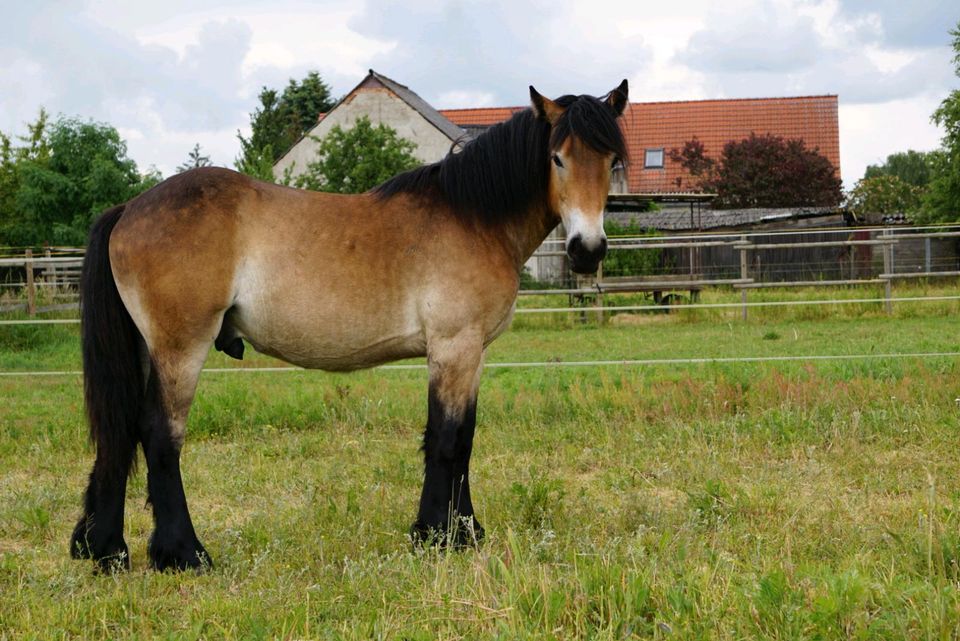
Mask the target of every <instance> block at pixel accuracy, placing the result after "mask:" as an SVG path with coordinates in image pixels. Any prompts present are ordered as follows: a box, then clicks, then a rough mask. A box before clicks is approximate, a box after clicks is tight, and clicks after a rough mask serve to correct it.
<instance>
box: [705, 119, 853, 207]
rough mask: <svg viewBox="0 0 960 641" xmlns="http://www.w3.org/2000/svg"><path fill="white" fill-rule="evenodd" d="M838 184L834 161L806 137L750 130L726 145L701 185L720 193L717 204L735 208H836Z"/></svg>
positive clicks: (838, 197)
mask: <svg viewBox="0 0 960 641" xmlns="http://www.w3.org/2000/svg"><path fill="white" fill-rule="evenodd" d="M840 184H841V183H840V179H839V178H838V177H837V170H836V168H835V167H834V166H833V163H831V162H830V160H829V159H827V158H826V157H825V156H823V155H822V154H821V153H820V152H819V151H817V150H815V149H807V147H806V145H805V144H804V142H803V141H802V140H800V139H790V140H786V139H784V138H781V137H780V136H774V135H771V134H766V135H762V136H758V135H756V134H755V133H751V134H750V136H749V137H748V138H745V139H743V140H741V141H731V142H728V143H727V144H726V145H724V147H723V152H722V153H721V156H720V160H719V162H718V164H717V168H716V172H715V173H714V174H713V175H712V176H711V177H709V178H708V179H707V180H704V181H703V182H702V185H701V186H702V187H703V188H704V189H706V190H708V191H716V192H717V199H716V201H714V206H715V207H718V208H721V209H734V208H738V207H797V206H834V205H837V204H839V203H840V200H841V198H842V194H841V191H840Z"/></svg>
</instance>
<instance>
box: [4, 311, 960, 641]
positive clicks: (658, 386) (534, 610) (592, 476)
mask: <svg viewBox="0 0 960 641" xmlns="http://www.w3.org/2000/svg"><path fill="white" fill-rule="evenodd" d="M898 314H899V312H898ZM571 324H573V323H571ZM562 325H563V324H562V323H557V324H555V325H553V326H548V327H544V328H529V329H524V328H523V326H522V324H521V326H520V327H519V328H517V329H514V330H512V331H510V332H508V333H507V334H506V335H504V336H503V337H501V339H499V340H498V341H497V342H496V343H495V344H494V346H493V347H492V348H491V350H490V355H489V359H488V360H489V361H491V362H496V361H540V360H548V359H554V360H568V361H569V360H580V359H593V358H604V359H605V358H618V359H619V358H662V357H685V356H696V357H703V356H767V355H790V354H794V355H796V354H849V353H904V352H921V351H923V352H926V351H960V332H958V331H957V327H956V323H955V321H954V320H953V317H952V316H951V315H950V313H948V312H947V311H942V312H941V311H937V310H934V311H932V312H931V313H928V314H922V315H921V314H900V315H898V316H897V317H894V318H886V317H883V316H882V315H878V314H875V313H863V314H852V313H850V312H849V311H845V312H836V313H835V315H834V316H832V317H826V318H803V317H799V316H796V315H794V316H790V315H787V317H786V318H782V317H774V318H769V319H765V320H762V319H757V318H753V319H752V320H751V321H749V322H747V323H741V322H734V321H732V320H728V319H717V318H713V317H711V316H709V315H705V317H704V318H700V319H696V318H690V317H684V316H682V315H671V316H669V317H665V316H659V315H658V316H654V317H643V319H642V320H640V321H635V322H634V323H619V322H615V323H610V324H608V325H605V326H603V327H598V326H595V325H587V326H582V327H575V328H564V327H563V326H562ZM11 330H13V331H11ZM274 363H275V362H274V361H271V360H270V359H266V358H264V357H259V356H257V357H253V358H250V359H249V360H245V361H244V363H243V364H244V365H251V364H256V365H269V364H274ZM227 364H228V361H227V360H226V359H224V358H223V357H222V355H214V356H213V357H212V358H211V360H210V365H211V366H222V365H227ZM78 366H79V350H78V347H77V341H76V328H75V327H69V326H68V327H63V326H57V327H43V328H39V329H38V330H37V332H36V333H34V330H33V329H32V328H22V327H21V328H10V327H0V370H4V371H7V370H11V369H60V368H63V369H76V368H78ZM425 385H426V374H425V372H422V371H390V372H385V371H371V372H360V373H355V374H351V375H330V374H323V373H318V372H294V373H282V374H275V373H274V374H270V373H265V374H256V373H253V374H208V375H205V376H204V378H203V380H202V382H201V386H200V391H199V395H198V398H197V402H196V404H195V406H194V410H193V413H192V414H191V418H190V427H189V430H188V439H187V445H186V447H185V450H184V457H183V458H184V460H183V470H184V480H185V484H186V487H187V493H188V498H189V500H190V507H191V512H192V514H193V516H194V520H195V523H196V525H197V529H198V533H199V535H200V537H201V539H202V540H203V542H204V544H205V545H206V547H207V549H208V550H209V551H210V552H211V554H212V555H213V557H214V560H215V562H216V563H217V566H216V569H215V570H213V571H212V572H210V573H208V574H205V575H199V576H197V575H193V574H181V575H173V574H166V575H158V574H155V573H153V572H150V571H149V570H147V569H146V565H147V562H146V554H145V548H146V540H147V537H148V536H149V533H150V530H151V528H152V524H151V520H150V513H149V509H148V508H145V507H144V498H145V488H144V480H143V470H142V469H141V470H140V471H139V472H138V473H137V474H136V475H135V477H134V479H133V481H132V484H131V488H130V491H129V499H128V504H127V511H128V518H127V542H128V544H129V545H130V548H131V553H132V556H133V559H132V561H133V570H132V571H131V572H130V573H127V574H123V575H119V576H108V577H103V576H100V577H98V576H94V575H93V573H92V567H91V566H90V565H89V564H87V563H81V562H75V561H71V560H70V559H69V558H68V555H67V539H68V536H69V533H70V530H71V527H72V525H73V521H74V519H75V518H76V517H77V516H78V513H79V507H80V495H81V493H82V491H83V485H84V480H85V475H86V473H87V472H88V468H89V466H90V463H91V460H92V455H91V453H90V451H89V448H88V446H87V444H86V440H85V438H86V437H85V431H86V428H85V426H84V423H83V419H82V403H81V389H80V381H79V378H78V377H71V376H67V377H54V378H30V379H27V378H0V399H2V403H3V407H2V409H0V639H20V638H25V639H58V638H131V639H132V638H171V639H172V638H186V639H194V638H196V639H200V638H203V639H218V638H227V639H251V638H253V639H257V638H263V639H270V638H284V639H299V638H331V639H341V638H342V639H367V638H386V639H437V638H444V639H458V638H468V639H476V638H502V639H570V638H596V639H622V638H644V639H645V638H654V639H704V638H706V639H744V638H746V639H850V638H853V639H901V638H905V639H953V638H957V637H958V635H960V632H958V630H960V464H958V460H957V452H958V451H960V409H958V405H957V400H956V399H958V397H960V359H956V358H937V359H927V360H917V359H878V360H870V361H837V362H819V363H803V362H791V363H774V364H744V363H727V364H706V365H671V366H658V367H632V368H620V367H615V368H561V369H517V370H514V369H510V370H504V369H491V370H489V371H487V372H486V374H485V375H484V380H483V384H482V388H481V397H480V409H479V428H478V433H477V439H476V446H475V450H474V452H475V454H474V459H473V465H472V470H473V474H474V480H473V484H474V487H475V490H474V493H475V497H474V499H475V503H476V504H477V509H478V516H479V518H480V520H481V522H482V523H483V525H484V526H485V527H486V528H487V534H488V539H487V541H486V542H485V543H484V544H483V545H482V547H481V548H480V549H479V550H471V551H466V552H462V553H451V554H444V553H438V552H435V551H430V550H428V551H413V550H412V549H411V547H410V545H409V542H408V540H407V538H406V534H405V533H406V530H407V528H408V526H409V524H410V522H411V520H412V518H413V516H414V512H415V509H416V501H417V497H418V493H419V486H420V481H421V474H422V472H421V463H420V455H419V452H418V450H417V448H418V445H419V437H420V433H421V431H422V424H423V421H424V417H425V412H426V394H425Z"/></svg>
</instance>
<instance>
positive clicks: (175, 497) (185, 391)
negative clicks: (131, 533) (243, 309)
mask: <svg viewBox="0 0 960 641" xmlns="http://www.w3.org/2000/svg"><path fill="white" fill-rule="evenodd" d="M211 342H212V341H202V340H200V341H197V342H196V343H194V344H193V345H192V346H190V347H189V348H184V347H182V346H178V347H176V348H170V347H152V348H151V350H150V356H151V365H152V367H151V372H150V378H149V379H148V381H147V392H146V403H145V411H144V414H143V420H142V422H141V443H142V444H143V453H144V457H145V458H146V461H147V495H148V500H149V502H150V504H151V505H152V506H153V518H154V523H155V529H154V532H153V534H152V535H151V537H150V544H149V547H148V550H147V552H148V555H149V557H150V564H151V565H152V566H153V567H154V568H155V569H157V570H161V571H162V570H166V569H168V568H170V569H175V570H185V569H187V568H202V567H204V566H210V565H212V563H211V560H210V556H209V555H208V554H207V551H206V550H205V549H204V547H203V545H201V544H200V541H199V540H198V539H197V534H196V532H195V531H194V528H193V521H192V520H191V518H190V512H189V510H188V509H187V498H186V495H185V494H184V490H183V479H182V477H181V476H180V450H181V448H182V446H183V437H184V431H185V427H186V421H187V414H188V413H189V411H190V405H191V403H192V402H193V396H194V393H195V391H196V387H197V381H198V379H199V377H200V370H201V368H202V367H203V361H204V359H205V357H206V355H207V352H208V351H209V349H210V343H211Z"/></svg>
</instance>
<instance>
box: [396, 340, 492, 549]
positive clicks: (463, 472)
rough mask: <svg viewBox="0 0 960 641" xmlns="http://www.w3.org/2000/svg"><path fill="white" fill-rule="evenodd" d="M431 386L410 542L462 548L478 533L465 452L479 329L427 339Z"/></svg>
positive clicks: (473, 419) (469, 443)
mask: <svg viewBox="0 0 960 641" xmlns="http://www.w3.org/2000/svg"><path fill="white" fill-rule="evenodd" d="M428 362H429V368H430V391H429V402H428V410H427V428H426V431H425V433H424V436H423V454H424V467H425V470H424V479H423V492H422V493H421V495H420V510H419V512H418V513H417V521H416V523H414V524H413V528H412V532H411V535H412V536H413V539H414V542H415V543H422V542H431V543H434V544H437V545H441V546H444V545H450V546H452V547H462V546H464V545H474V544H476V543H477V542H478V541H479V540H480V539H482V538H483V528H482V527H480V523H479V522H478V521H477V519H476V517H475V516H474V513H473V501H472V500H471V497H470V477H469V474H470V453H471V452H472V450H473V432H474V428H475V427H476V423H477V390H478V388H479V384H480V370H481V368H482V366H483V342H482V339H481V338H480V337H479V335H478V334H474V333H471V332H461V333H460V334H458V335H456V336H454V337H451V338H443V339H436V340H431V341H430V344H429V346H428Z"/></svg>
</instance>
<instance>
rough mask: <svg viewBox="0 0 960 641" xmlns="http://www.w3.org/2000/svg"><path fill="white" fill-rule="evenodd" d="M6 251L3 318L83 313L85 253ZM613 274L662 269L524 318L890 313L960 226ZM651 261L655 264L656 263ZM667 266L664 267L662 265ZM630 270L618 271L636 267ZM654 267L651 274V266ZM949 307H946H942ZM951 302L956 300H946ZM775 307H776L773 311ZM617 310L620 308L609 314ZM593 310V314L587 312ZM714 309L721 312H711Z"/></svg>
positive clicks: (958, 241)
mask: <svg viewBox="0 0 960 641" xmlns="http://www.w3.org/2000/svg"><path fill="white" fill-rule="evenodd" d="M563 243H564V241H563V240H562V239H548V240H547V241H545V242H544V243H543V245H542V246H541V247H540V249H539V250H538V251H537V252H536V253H535V254H534V257H533V259H532V261H533V262H536V261H541V260H548V261H554V262H558V261H559V263H563V262H564V260H565V256H566V254H565V252H564V251H563ZM16 251H17V252H19V254H18V255H13V254H14V250H13V249H11V248H0V256H2V257H0V275H2V278H0V312H11V311H26V313H27V314H28V315H29V316H35V315H36V314H37V313H42V312H49V311H62V310H70V309H76V307H77V302H76V301H77V299H78V295H77V288H78V284H79V275H80V270H81V267H82V263H83V250H82V249H79V248H48V249H42V250H39V252H36V253H35V252H34V250H32V249H18V250H16ZM609 252H610V253H609V256H610V258H608V260H607V261H606V264H610V263H614V264H616V261H614V260H612V259H613V258H616V257H617V256H618V255H619V256H630V255H632V256H637V255H639V254H643V253H645V252H646V253H647V254H648V256H652V257H655V258H656V261H652V262H656V265H655V268H654V269H652V270H648V271H646V272H644V273H640V272H638V271H634V272H633V273H622V272H621V273H611V272H610V271H609V270H608V271H607V273H604V272H603V270H604V269H605V267H604V266H601V272H600V273H598V274H597V275H596V277H592V278H587V279H583V278H575V277H573V276H572V275H570V274H569V272H567V271H566V270H560V274H561V275H560V278H559V279H557V280H555V281H553V282H549V285H550V286H549V287H545V286H536V285H534V286H533V287H528V288H523V289H521V290H520V295H521V296H535V295H540V296H542V295H565V296H567V297H568V306H567V307H544V308H531V307H525V308H521V309H519V310H518V312H520V313H559V312H581V313H582V312H585V311H596V312H598V314H599V318H603V315H604V313H605V312H613V311H634V310H635V311H646V310H650V311H652V310H662V309H664V308H666V309H673V308H677V307H684V308H688V309H694V308H702V307H706V306H707V305H702V304H698V298H699V293H700V292H701V291H702V290H704V289H707V288H726V289H728V290H729V291H734V292H739V293H740V302H739V303H731V304H730V305H727V304H722V305H721V306H722V307H730V306H735V307H739V309H740V310H741V314H740V315H741V317H742V318H744V319H746V318H747V312H748V309H749V308H750V307H756V306H759V305H757V304H755V303H752V302H751V301H750V300H749V294H748V292H749V291H751V290H761V289H770V290H782V289H790V288H802V287H820V286H837V287H858V286H864V285H867V286H869V285H883V287H884V294H883V298H881V299H858V300H867V301H870V302H882V303H883V305H884V308H885V310H886V311H887V312H888V313H889V312H892V310H893V304H894V303H896V302H898V301H904V302H906V301H908V300H909V301H914V300H917V299H916V298H915V297H914V298H907V297H900V298H895V297H894V292H893V289H894V287H893V284H894V282H896V281H907V280H917V279H957V278H960V225H953V226H936V227H912V228H908V227H876V228H858V227H852V228H851V227H842V228H841V227H838V228H829V229H802V230H775V231H760V232H746V233H745V232H736V231H732V232H722V233H709V234H682V235H681V234H677V235H672V236H658V237H646V236H641V237H623V238H610V239H609ZM651 252H652V254H651ZM657 261H659V262H657ZM628 262H629V261H627V262H625V261H620V264H628ZM650 263H651V261H647V263H646V264H650ZM674 292H676V293H687V294H689V304H687V303H684V304H678V297H677V296H675V295H674V296H671V295H670V294H671V293H674ZM624 293H642V294H652V295H653V300H654V302H655V303H658V304H659V305H658V306H650V305H647V306H642V305H624V304H622V301H620V302H621V304H617V302H616V301H610V300H605V295H610V294H624ZM940 298H943V297H940ZM947 298H950V297H947ZM767 302H775V301H767ZM833 302H837V303H845V302H846V301H845V300H839V301H819V302H818V301H810V302H809V303H804V302H801V303H800V304H819V303H824V304H830V303H833ZM611 303H614V304H613V305H611ZM585 305H589V306H585ZM711 305H713V304H711Z"/></svg>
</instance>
